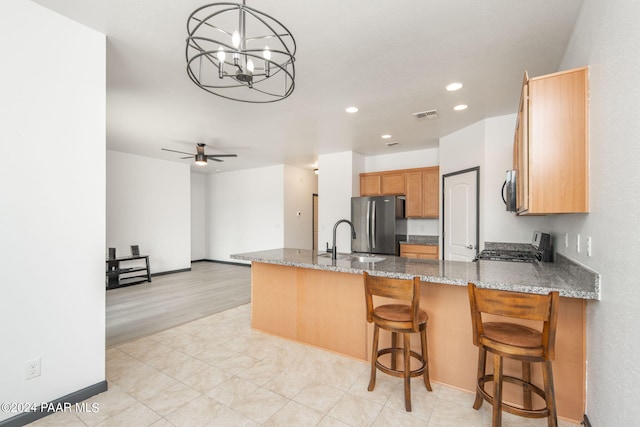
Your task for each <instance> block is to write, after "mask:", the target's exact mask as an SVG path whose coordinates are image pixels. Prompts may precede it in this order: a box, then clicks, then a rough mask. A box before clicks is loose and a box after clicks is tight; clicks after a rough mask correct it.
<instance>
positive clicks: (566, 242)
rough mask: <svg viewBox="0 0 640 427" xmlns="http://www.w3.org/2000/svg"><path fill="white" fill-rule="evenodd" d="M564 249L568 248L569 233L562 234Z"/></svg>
mask: <svg viewBox="0 0 640 427" xmlns="http://www.w3.org/2000/svg"><path fill="white" fill-rule="evenodd" d="M564 247H565V248H568V247H569V233H567V232H565V233H564Z"/></svg>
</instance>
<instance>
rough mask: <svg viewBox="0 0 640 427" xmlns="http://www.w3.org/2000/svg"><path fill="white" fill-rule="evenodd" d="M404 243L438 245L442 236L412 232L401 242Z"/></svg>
mask: <svg viewBox="0 0 640 427" xmlns="http://www.w3.org/2000/svg"><path fill="white" fill-rule="evenodd" d="M404 243H407V244H411V245H438V244H439V243H440V238H439V237H438V236H414V235H411V234H410V235H408V236H407V237H406V239H405V240H403V241H401V242H400V244H401V245H402V244H404Z"/></svg>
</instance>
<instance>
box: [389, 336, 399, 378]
mask: <svg viewBox="0 0 640 427" xmlns="http://www.w3.org/2000/svg"><path fill="white" fill-rule="evenodd" d="M391 348H392V349H393V351H392V352H391V369H393V370H394V371H395V370H396V366H397V365H396V361H397V359H398V352H397V351H396V349H397V348H398V334H397V333H396V332H391Z"/></svg>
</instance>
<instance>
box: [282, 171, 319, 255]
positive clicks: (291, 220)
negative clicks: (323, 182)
mask: <svg viewBox="0 0 640 427" xmlns="http://www.w3.org/2000/svg"><path fill="white" fill-rule="evenodd" d="M283 186H284V212H283V215H284V246H285V247H286V248H301V249H313V194H314V193H316V194H317V193H318V175H316V174H315V173H313V171H311V170H305V169H300V168H295V167H292V166H285V167H284V183H283Z"/></svg>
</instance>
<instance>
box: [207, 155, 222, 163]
mask: <svg viewBox="0 0 640 427" xmlns="http://www.w3.org/2000/svg"><path fill="white" fill-rule="evenodd" d="M207 159H209V160H213V161H214V162H224V160H220V159H216V158H215V157H209V156H207Z"/></svg>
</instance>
